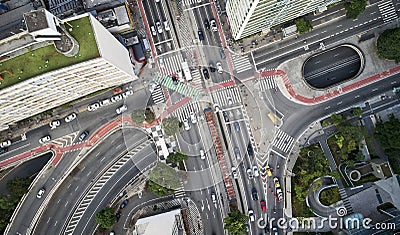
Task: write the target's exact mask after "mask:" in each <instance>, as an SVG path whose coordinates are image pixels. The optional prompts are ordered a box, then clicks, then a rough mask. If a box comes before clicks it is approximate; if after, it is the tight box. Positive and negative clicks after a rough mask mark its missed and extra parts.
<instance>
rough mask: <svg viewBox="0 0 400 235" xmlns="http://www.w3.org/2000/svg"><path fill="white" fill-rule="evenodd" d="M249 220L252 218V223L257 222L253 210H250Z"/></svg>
mask: <svg viewBox="0 0 400 235" xmlns="http://www.w3.org/2000/svg"><path fill="white" fill-rule="evenodd" d="M249 218H250V222H254V221H255V220H256V217H255V216H254V211H253V210H249Z"/></svg>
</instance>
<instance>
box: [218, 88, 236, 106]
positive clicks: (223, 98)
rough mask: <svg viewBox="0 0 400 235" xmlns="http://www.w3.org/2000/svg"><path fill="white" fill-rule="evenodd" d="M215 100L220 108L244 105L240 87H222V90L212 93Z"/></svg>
mask: <svg viewBox="0 0 400 235" xmlns="http://www.w3.org/2000/svg"><path fill="white" fill-rule="evenodd" d="M211 94H212V96H213V99H214V103H215V104H218V105H219V106H220V107H224V106H228V105H232V104H242V99H241V95H240V91H239V88H238V87H227V88H225V87H221V88H220V89H218V90H216V91H214V92H213V93H211ZM231 102H232V104H230V103H231Z"/></svg>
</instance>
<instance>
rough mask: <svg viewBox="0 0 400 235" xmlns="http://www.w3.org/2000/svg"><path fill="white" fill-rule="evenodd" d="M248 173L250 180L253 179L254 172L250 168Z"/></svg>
mask: <svg viewBox="0 0 400 235" xmlns="http://www.w3.org/2000/svg"><path fill="white" fill-rule="evenodd" d="M246 172H247V176H248V177H249V179H253V171H252V170H251V169H250V168H248V169H247V171H246Z"/></svg>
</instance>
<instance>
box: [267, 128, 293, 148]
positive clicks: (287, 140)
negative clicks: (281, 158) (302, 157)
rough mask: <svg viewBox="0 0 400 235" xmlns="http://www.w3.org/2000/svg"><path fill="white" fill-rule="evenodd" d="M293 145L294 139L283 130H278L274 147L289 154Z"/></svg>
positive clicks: (273, 143)
mask: <svg viewBox="0 0 400 235" xmlns="http://www.w3.org/2000/svg"><path fill="white" fill-rule="evenodd" d="M293 143H294V138H293V137H291V136H290V135H288V134H287V133H286V132H284V131H282V130H281V129H277V133H276V134H275V138H274V140H273V142H272V145H273V146H275V147H276V148H278V149H280V150H282V151H283V152H285V153H288V152H289V150H290V148H291V147H292V145H293Z"/></svg>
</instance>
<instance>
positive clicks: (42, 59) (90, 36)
mask: <svg viewBox="0 0 400 235" xmlns="http://www.w3.org/2000/svg"><path fill="white" fill-rule="evenodd" d="M68 24H69V25H71V26H72V27H73V30H72V31H69V28H71V26H69V25H68ZM68 24H66V28H67V30H68V32H69V33H70V34H71V35H72V36H73V37H74V38H75V39H76V40H77V41H78V43H79V52H78V54H77V55H76V56H74V57H67V56H65V55H63V54H60V53H58V52H57V51H56V49H55V47H54V46H53V45H50V46H45V47H42V48H39V49H36V50H32V51H28V52H27V53H25V54H23V55H20V56H17V57H14V58H11V59H9V60H5V61H1V62H0V76H2V77H3V80H1V81H0V82H1V84H0V89H3V88H6V87H9V86H11V85H14V84H16V83H18V82H20V81H24V80H26V79H29V78H31V77H34V76H38V75H40V74H43V73H46V72H50V71H53V70H57V69H59V68H63V67H66V66H69V65H72V64H76V63H79V62H82V61H86V60H89V59H93V58H96V57H99V51H98V48H97V44H96V40H95V38H94V33H93V29H92V26H91V24H90V20H89V17H83V18H80V19H77V20H73V21H70V22H68Z"/></svg>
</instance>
